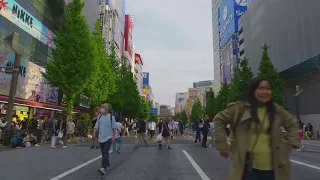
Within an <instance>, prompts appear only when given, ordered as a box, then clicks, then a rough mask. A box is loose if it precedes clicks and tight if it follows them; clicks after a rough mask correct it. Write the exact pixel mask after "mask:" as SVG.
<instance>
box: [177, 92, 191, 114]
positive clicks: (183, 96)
mask: <svg viewBox="0 0 320 180" xmlns="http://www.w3.org/2000/svg"><path fill="white" fill-rule="evenodd" d="M187 99H188V93H187V92H178V93H176V100H175V107H174V108H175V113H181V112H182V111H185V104H186V102H187Z"/></svg>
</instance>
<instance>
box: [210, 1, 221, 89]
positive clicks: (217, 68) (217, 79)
mask: <svg viewBox="0 0 320 180" xmlns="http://www.w3.org/2000/svg"><path fill="white" fill-rule="evenodd" d="M211 2H212V37H213V67H214V81H213V85H212V89H213V91H214V92H215V93H216V94H217V93H218V92H219V91H220V89H221V57H220V54H221V53H220V52H221V51H220V45H219V41H220V33H219V16H218V14H219V12H218V10H219V4H220V2H221V0H212V1H211Z"/></svg>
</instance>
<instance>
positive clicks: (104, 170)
mask: <svg viewBox="0 0 320 180" xmlns="http://www.w3.org/2000/svg"><path fill="white" fill-rule="evenodd" d="M99 172H100V173H101V174H103V175H106V174H107V171H106V169H105V168H100V169H99Z"/></svg>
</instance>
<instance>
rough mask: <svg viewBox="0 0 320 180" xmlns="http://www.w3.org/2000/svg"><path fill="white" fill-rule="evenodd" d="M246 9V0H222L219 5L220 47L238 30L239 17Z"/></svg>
mask: <svg viewBox="0 0 320 180" xmlns="http://www.w3.org/2000/svg"><path fill="white" fill-rule="evenodd" d="M246 10H247V0H222V1H221V3H220V6H219V30H220V47H221V48H222V47H224V46H225V45H226V44H227V42H228V40H229V39H230V38H231V36H232V35H233V34H234V33H235V32H238V21H239V18H240V17H241V16H242V15H243V14H244V13H245V11H246Z"/></svg>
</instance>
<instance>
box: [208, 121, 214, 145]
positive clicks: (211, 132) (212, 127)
mask: <svg viewBox="0 0 320 180" xmlns="http://www.w3.org/2000/svg"><path fill="white" fill-rule="evenodd" d="M210 137H211V140H210V142H209V147H212V144H213V141H214V122H210Z"/></svg>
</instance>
